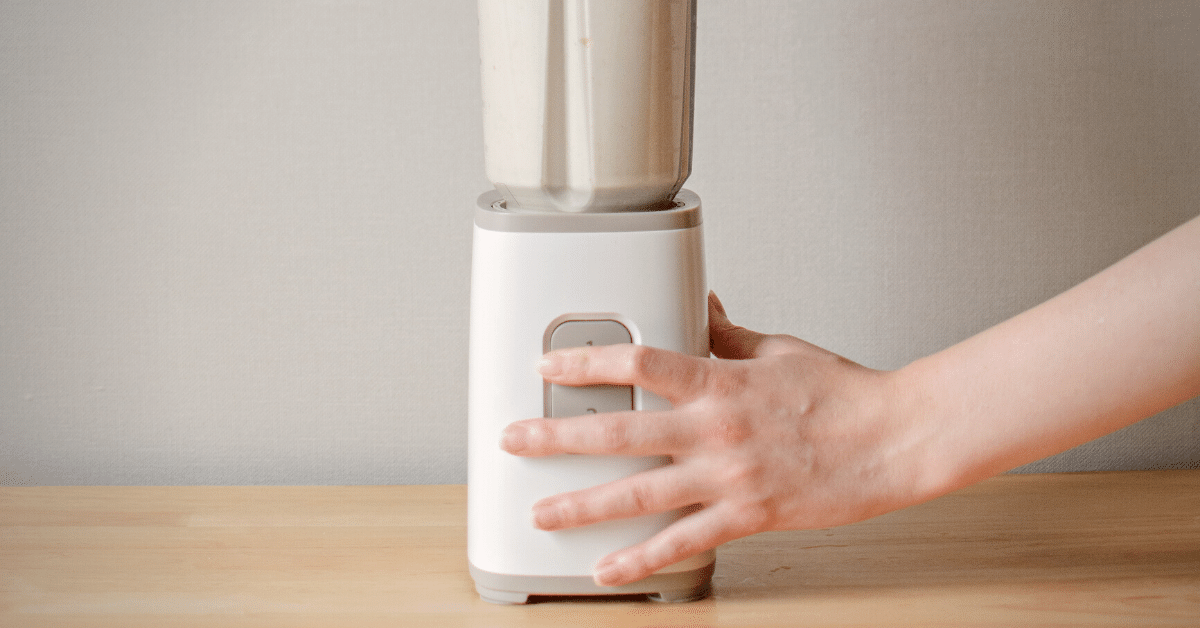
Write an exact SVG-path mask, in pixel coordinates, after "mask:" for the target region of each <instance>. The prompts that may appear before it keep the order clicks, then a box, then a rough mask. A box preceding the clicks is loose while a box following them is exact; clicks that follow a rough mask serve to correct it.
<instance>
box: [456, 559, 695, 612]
mask: <svg viewBox="0 0 1200 628" xmlns="http://www.w3.org/2000/svg"><path fill="white" fill-rule="evenodd" d="M715 564H716V563H709V564H707V565H705V566H704V567H700V568H699V569H693V570H691V571H678V572H675V573H661V574H654V575H652V576H648V577H646V578H643V579H641V580H638V581H637V582H633V583H630V584H626V585H622V586H619V587H602V586H599V585H597V584H596V583H595V582H594V581H593V580H592V577H591V576H510V575H507V574H498V573H492V572H489V571H484V570H482V569H479V568H477V567H476V566H475V565H471V566H470V567H471V577H472V578H474V579H475V590H476V591H478V592H479V597H481V598H483V600H484V601H485V602H491V603H493V604H525V603H527V602H529V597H530V596H533V595H538V596H541V595H562V596H570V595H641V594H647V595H648V597H649V599H650V600H653V601H655V602H694V601H696V600H699V599H703V598H704V597H706V596H708V593H709V591H710V590H711V585H712V575H713V569H714V567H715Z"/></svg>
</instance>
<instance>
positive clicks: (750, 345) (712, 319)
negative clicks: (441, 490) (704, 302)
mask: <svg viewBox="0 0 1200 628" xmlns="http://www.w3.org/2000/svg"><path fill="white" fill-rule="evenodd" d="M708 338H709V341H708V345H709V349H710V350H711V351H712V354H713V355H715V356H717V357H718V358H724V359H726V360H748V359H750V358H755V357H759V355H761V352H760V349H761V348H762V346H763V343H764V341H766V340H767V339H768V338H770V336H768V335H766V334H760V333H758V332H756V331H751V330H749V329H746V328H745V327H741V326H738V325H734V324H733V323H731V322H729V317H728V316H726V314H725V306H723V305H721V300H720V299H718V298H717V295H716V293H715V292H709V293H708Z"/></svg>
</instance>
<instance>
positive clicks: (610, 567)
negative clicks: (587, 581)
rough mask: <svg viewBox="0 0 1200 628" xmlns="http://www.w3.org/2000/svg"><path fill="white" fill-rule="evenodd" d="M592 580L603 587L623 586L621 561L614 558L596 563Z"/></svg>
mask: <svg viewBox="0 0 1200 628" xmlns="http://www.w3.org/2000/svg"><path fill="white" fill-rule="evenodd" d="M592 580H593V581H595V583H596V584H597V585H599V586H602V587H615V586H617V585H620V584H622V582H621V565H620V561H618V560H615V559H613V558H605V559H603V560H601V561H600V562H598V563H596V569H595V571H594V572H593V574H592Z"/></svg>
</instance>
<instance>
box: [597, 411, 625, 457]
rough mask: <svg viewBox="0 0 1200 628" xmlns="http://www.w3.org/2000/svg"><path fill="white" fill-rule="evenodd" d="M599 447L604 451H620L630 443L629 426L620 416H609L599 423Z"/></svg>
mask: <svg viewBox="0 0 1200 628" xmlns="http://www.w3.org/2000/svg"><path fill="white" fill-rule="evenodd" d="M596 436H597V439H598V440H599V442H598V445H599V449H601V450H603V451H614V452H615V451H620V450H623V449H625V448H626V447H627V446H628V445H629V429H628V426H627V425H626V424H625V422H624V421H622V420H621V419H619V418H616V417H607V418H605V419H603V420H601V421H600V423H599V425H597V434H596Z"/></svg>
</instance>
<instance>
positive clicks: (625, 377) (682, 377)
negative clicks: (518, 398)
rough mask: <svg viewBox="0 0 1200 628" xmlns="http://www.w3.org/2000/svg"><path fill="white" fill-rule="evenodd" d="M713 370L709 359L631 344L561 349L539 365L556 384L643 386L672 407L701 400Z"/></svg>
mask: <svg viewBox="0 0 1200 628" xmlns="http://www.w3.org/2000/svg"><path fill="white" fill-rule="evenodd" d="M711 368H712V365H711V363H710V360H709V359H708V358H697V357H695V356H690V355H684V354H682V353H677V352H675V351H668V350H666V349H658V348H655V347H647V346H645V345H634V344H628V343H623V344H615V345H605V346H599V347H574V348H570V349H559V350H558V351H551V352H549V353H547V354H545V355H544V356H542V359H541V360H540V361H539V362H538V372H539V373H540V374H541V375H542V377H543V378H545V380H546V381H548V382H551V383H554V384H563V385H566V386H590V385H594V384H615V385H624V386H639V387H641V388H644V389H646V390H649V391H650V392H652V393H654V394H656V395H658V396H659V397H662V398H663V399H666V400H667V401H669V402H671V405H679V404H680V403H682V402H685V401H688V400H690V399H693V398H695V397H698V396H699V395H700V394H701V393H702V392H703V391H704V384H705V382H706V380H707V378H708V374H709V370H710V369H711Z"/></svg>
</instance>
